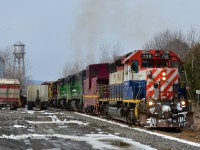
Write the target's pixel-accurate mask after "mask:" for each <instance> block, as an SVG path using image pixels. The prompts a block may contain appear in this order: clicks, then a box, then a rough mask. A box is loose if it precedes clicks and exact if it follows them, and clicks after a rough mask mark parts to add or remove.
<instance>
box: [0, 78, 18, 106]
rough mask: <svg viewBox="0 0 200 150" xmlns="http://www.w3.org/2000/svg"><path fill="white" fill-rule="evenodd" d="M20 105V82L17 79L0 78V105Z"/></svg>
mask: <svg viewBox="0 0 200 150" xmlns="http://www.w3.org/2000/svg"><path fill="white" fill-rule="evenodd" d="M19 106H20V83H19V81H18V80H17V79H4V78H2V79H0V107H10V108H12V109H17V107H19Z"/></svg>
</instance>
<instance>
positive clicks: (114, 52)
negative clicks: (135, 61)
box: [99, 42, 123, 63]
mask: <svg viewBox="0 0 200 150" xmlns="http://www.w3.org/2000/svg"><path fill="white" fill-rule="evenodd" d="M122 51H123V50H122V47H121V45H120V44H119V42H118V43H116V44H115V45H113V47H111V46H109V45H105V44H103V45H102V46H101V47H100V50H99V62H100V63H106V62H109V61H112V60H114V59H117V57H119V56H121V54H122Z"/></svg>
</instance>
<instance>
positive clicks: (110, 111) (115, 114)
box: [108, 107, 126, 121]
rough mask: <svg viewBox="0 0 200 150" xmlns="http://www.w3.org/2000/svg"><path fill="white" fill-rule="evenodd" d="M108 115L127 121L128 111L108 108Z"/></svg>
mask: <svg viewBox="0 0 200 150" xmlns="http://www.w3.org/2000/svg"><path fill="white" fill-rule="evenodd" d="M108 114H109V117H111V118H114V119H118V120H122V121H126V110H125V109H124V108H123V107H122V108H118V107H108Z"/></svg>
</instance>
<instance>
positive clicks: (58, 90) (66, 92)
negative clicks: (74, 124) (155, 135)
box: [46, 50, 193, 128]
mask: <svg viewBox="0 0 200 150" xmlns="http://www.w3.org/2000/svg"><path fill="white" fill-rule="evenodd" d="M182 66H183V64H182V61H181V60H180V58H179V57H178V56H177V55H176V54H175V53H174V52H173V51H171V50H136V51H134V52H130V53H128V54H126V55H123V56H120V57H118V58H117V59H115V60H113V61H111V62H108V63H101V64H90V65H88V66H87V67H86V69H85V70H82V71H80V72H79V73H77V74H73V75H70V76H68V77H65V78H61V79H58V80H57V81H54V82H46V83H48V85H49V86H48V87H49V104H50V105H52V106H55V107H60V108H66V109H69V110H76V111H79V112H85V113H88V114H92V115H98V116H103V117H106V118H114V119H118V120H122V121H125V122H128V123H129V124H139V125H142V126H150V127H152V128H154V127H172V128H177V127H178V128H179V127H185V126H190V125H192V124H193V112H192V110H191V101H190V100H188V99H187V97H186V96H187V90H186V84H187V82H186V80H185V79H186V78H185V74H184V70H183V67H182Z"/></svg>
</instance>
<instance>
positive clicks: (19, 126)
mask: <svg viewBox="0 0 200 150" xmlns="http://www.w3.org/2000/svg"><path fill="white" fill-rule="evenodd" d="M13 127H14V128H26V127H25V126H21V125H17V124H16V125H14V126H13Z"/></svg>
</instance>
